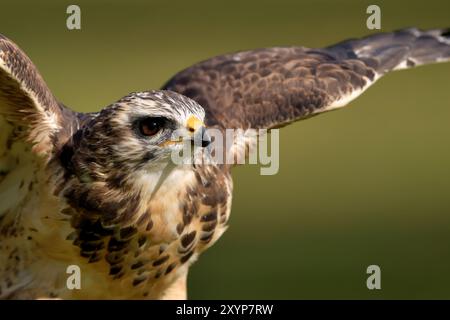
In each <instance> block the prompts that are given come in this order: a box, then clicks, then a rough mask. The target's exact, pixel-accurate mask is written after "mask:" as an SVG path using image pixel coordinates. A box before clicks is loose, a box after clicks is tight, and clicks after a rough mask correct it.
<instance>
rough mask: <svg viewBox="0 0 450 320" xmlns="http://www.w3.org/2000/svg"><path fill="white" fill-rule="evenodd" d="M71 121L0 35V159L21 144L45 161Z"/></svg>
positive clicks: (25, 60) (26, 61)
mask: <svg viewBox="0 0 450 320" xmlns="http://www.w3.org/2000/svg"><path fill="white" fill-rule="evenodd" d="M74 118H75V116H74V113H72V112H71V111H69V110H68V109H65V108H64V107H63V106H62V105H60V104H59V103H58V102H57V101H56V99H55V97H54V96H53V95H52V93H51V92H50V90H49V89H48V87H47V85H46V84H45V82H44V80H43V79H42V77H41V75H40V74H39V72H38V70H37V69H36V67H35V66H34V64H33V63H32V62H31V60H30V59H29V58H28V57H27V56H26V55H25V53H24V52H23V51H22V50H20V48H19V47H17V46H16V45H15V44H14V43H13V42H12V41H10V40H9V39H7V38H6V37H4V36H2V35H0V136H1V138H0V155H2V154H5V153H7V152H8V150H9V149H10V148H11V147H12V142H13V141H16V140H22V141H26V142H29V143H31V145H32V146H33V151H34V152H35V153H36V154H39V155H43V156H47V157H48V155H50V154H51V152H52V151H53V149H54V145H55V136H56V134H57V133H58V132H60V130H61V128H64V129H66V128H67V124H68V123H71V121H72V120H73V119H74ZM0 169H1V168H0Z"/></svg>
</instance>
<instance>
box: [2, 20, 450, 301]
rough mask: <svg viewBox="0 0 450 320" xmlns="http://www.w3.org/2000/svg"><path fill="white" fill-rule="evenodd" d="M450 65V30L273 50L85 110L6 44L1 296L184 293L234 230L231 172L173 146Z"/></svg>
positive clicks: (220, 61)
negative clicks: (192, 274)
mask: <svg viewBox="0 0 450 320" xmlns="http://www.w3.org/2000/svg"><path fill="white" fill-rule="evenodd" d="M449 60H450V32H449V30H428V31H422V30H419V29H415V28H411V29H404V30H399V31H395V32H391V33H379V34H374V35H371V36H368V37H366V38H362V39H354V40H348V41H344V42H341V43H339V44H336V45H333V46H329V47H326V48H322V49H310V48H306V47H274V48H265V49H258V50H251V51H244V52H238V53H232V54H225V55H221V56H218V57H214V58H212V59H209V60H206V61H203V62H200V63H198V64H195V65H194V66H192V67H189V68H187V69H186V70H184V71H181V72H180V73H178V74H177V75H175V76H174V77H173V78H172V79H171V80H169V81H168V82H167V83H166V84H165V85H164V86H163V88H162V90H157V91H147V92H137V93H131V94H129V95H127V96H125V97H124V98H122V99H120V100H119V101H117V102H114V103H113V104H111V105H110V106H108V107H106V108H104V109H102V110H101V111H100V112H96V113H77V112H74V111H72V110H70V109H69V108H67V107H66V106H64V105H63V104H62V103H60V102H59V101H58V100H56V98H55V97H54V96H53V94H52V93H51V91H50V90H49V89H48V87H47V85H46V84H45V82H44V80H43V79H42V77H41V76H40V74H39V72H38V71H37V69H36V67H35V66H34V65H33V63H32V62H31V60H30V59H29V58H28V57H27V56H26V55H25V54H24V53H23V52H22V51H21V50H20V49H19V48H18V47H17V46H16V45H15V44H14V43H13V42H12V41H10V40H9V39H7V38H6V37H4V36H0V297H1V298H10V299H34V298H59V299H76V298H84V299H97V298H100V299H105V298H108V299H145V298H148V299H175V298H186V277H187V273H188V268H189V266H190V265H191V263H192V262H193V261H194V260H195V259H197V257H198V255H199V254H200V253H201V252H203V251H204V250H205V249H207V248H208V247H209V246H211V245H212V244H213V243H214V242H215V241H216V240H217V239H218V238H219V237H220V236H221V234H222V233H223V232H224V231H225V229H226V225H227V221H228V218H229V215H230V208H231V194H232V180H231V176H230V170H231V168H232V167H233V166H232V165H227V164H214V163H208V164H200V165H199V164H195V163H192V164H189V163H181V164H173V163H171V160H170V157H169V155H170V154H171V153H172V152H174V151H176V150H179V149H180V146H181V145H184V144H185V143H188V144H189V143H191V144H194V145H196V146H199V147H200V149H201V148H204V149H202V150H206V149H208V144H209V143H210V142H211V141H210V139H208V137H207V134H205V126H206V127H209V128H216V129H218V130H225V129H271V128H277V127H281V126H284V125H286V124H288V123H291V122H294V121H297V120H302V119H305V118H308V117H311V116H314V115H317V114H319V113H322V112H326V111H330V110H334V109H337V108H340V107H343V106H345V105H346V104H347V103H349V102H350V101H351V100H353V99H354V98H356V97H357V96H358V95H360V94H361V93H362V92H364V90H366V89H367V88H368V87H369V86H370V85H372V84H373V83H374V82H375V81H377V80H378V79H379V78H380V77H381V76H383V75H385V74H386V73H387V72H389V71H391V70H399V69H405V68H410V67H414V66H419V65H423V64H428V63H435V62H445V61H449ZM203 123H204V124H203ZM174 131H178V132H181V136H180V139H175V140H174V139H173V135H172V133H173V132H174ZM248 143H251V142H248ZM233 148H235V144H232V145H231V149H233ZM226 151H227V152H235V151H236V150H226ZM236 152H237V151H236ZM73 265H75V266H78V267H79V268H80V270H81V288H80V289H73V290H72V288H68V286H67V277H68V274H67V273H66V271H67V268H68V266H73Z"/></svg>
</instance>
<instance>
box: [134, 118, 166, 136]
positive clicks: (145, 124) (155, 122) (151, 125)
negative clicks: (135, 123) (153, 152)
mask: <svg viewBox="0 0 450 320" xmlns="http://www.w3.org/2000/svg"><path fill="white" fill-rule="evenodd" d="M164 123H165V119H164V118H145V119H143V120H141V121H140V122H139V132H140V133H141V134H142V135H144V136H147V137H151V136H154V135H155V134H157V133H158V132H159V131H160V130H161V129H162V128H163V126H164Z"/></svg>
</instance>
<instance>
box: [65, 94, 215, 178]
mask: <svg viewBox="0 0 450 320" xmlns="http://www.w3.org/2000/svg"><path fill="white" fill-rule="evenodd" d="M204 117H205V112H204V110H203V108H202V107H201V106H200V105H199V104H197V103H196V102H195V101H193V100H191V99H189V98H187V97H185V96H182V95H180V94H177V93H175V92H171V91H148V92H139V93H132V94H129V95H127V96H125V97H123V98H122V99H120V100H119V101H117V102H116V103H114V104H112V105H111V106H109V107H107V108H105V109H103V110H102V111H100V112H99V113H98V114H95V115H93V117H92V119H90V120H89V121H88V122H87V123H86V124H85V125H84V126H83V128H82V129H81V130H79V132H78V133H77V134H76V135H75V136H74V138H73V145H72V146H71V149H72V152H73V154H71V155H70V170H71V171H72V173H73V174H75V175H76V176H77V177H78V178H79V179H80V180H81V181H82V182H96V181H98V182H101V181H103V182H108V181H115V182H116V183H117V184H118V185H120V184H121V183H123V181H122V180H125V178H131V176H130V175H131V174H134V177H136V175H140V174H147V173H149V172H159V171H161V170H162V169H163V168H164V167H166V166H167V164H169V163H173V157H172V155H173V154H177V153H180V152H182V151H183V148H185V147H186V145H187V144H189V145H191V146H194V147H195V148H193V149H196V150H199V149H200V150H201V149H202V147H206V146H207V145H208V144H209V143H210V139H209V137H208V135H207V134H206V130H205V126H204V125H203V120H204ZM194 155H195V153H194ZM179 164H180V163H174V165H179ZM182 164H183V163H182ZM119 178H120V179H119ZM130 180H132V179H130Z"/></svg>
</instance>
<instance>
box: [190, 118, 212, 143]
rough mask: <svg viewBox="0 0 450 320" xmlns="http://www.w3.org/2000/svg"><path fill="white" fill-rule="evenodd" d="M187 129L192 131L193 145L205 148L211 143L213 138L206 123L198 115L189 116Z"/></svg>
mask: <svg viewBox="0 0 450 320" xmlns="http://www.w3.org/2000/svg"><path fill="white" fill-rule="evenodd" d="M186 129H187V130H188V132H189V133H190V136H191V138H190V140H191V144H192V145H195V146H198V147H202V148H205V147H207V146H209V145H210V144H211V138H210V136H209V135H208V133H207V132H206V127H205V125H204V123H203V122H202V121H201V120H200V119H198V118H197V117H195V116H190V117H189V119H188V121H187V123H186Z"/></svg>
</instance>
